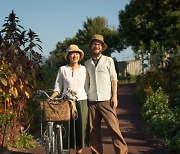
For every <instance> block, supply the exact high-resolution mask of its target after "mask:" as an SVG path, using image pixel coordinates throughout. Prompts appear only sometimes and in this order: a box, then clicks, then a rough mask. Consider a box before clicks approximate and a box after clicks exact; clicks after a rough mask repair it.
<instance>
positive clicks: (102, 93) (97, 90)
mask: <svg viewBox="0 0 180 154" xmlns="http://www.w3.org/2000/svg"><path fill="white" fill-rule="evenodd" d="M85 66H86V70H87V72H88V76H89V82H90V85H89V90H88V99H89V101H105V100H109V99H110V98H111V96H112V85H111V82H112V81H114V80H116V81H117V73H116V70H115V66H114V61H113V59H112V58H111V57H107V56H103V55H102V57H101V58H100V59H99V62H98V64H97V66H95V64H94V62H93V60H92V58H90V59H88V60H87V61H86V62H85Z"/></svg>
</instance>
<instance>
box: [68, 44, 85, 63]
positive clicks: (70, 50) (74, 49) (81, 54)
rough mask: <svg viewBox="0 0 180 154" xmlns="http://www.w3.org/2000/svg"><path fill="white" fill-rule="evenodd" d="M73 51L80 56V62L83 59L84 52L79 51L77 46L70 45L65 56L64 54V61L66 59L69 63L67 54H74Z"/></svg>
mask: <svg viewBox="0 0 180 154" xmlns="http://www.w3.org/2000/svg"><path fill="white" fill-rule="evenodd" d="M75 51H76V52H78V53H79V54H80V59H79V61H81V60H82V59H83V57H84V52H83V51H82V50H81V49H79V47H78V46H77V45H75V44H71V45H70V46H69V48H68V50H67V52H66V54H65V59H66V60H67V61H69V60H68V54H69V53H72V52H75Z"/></svg>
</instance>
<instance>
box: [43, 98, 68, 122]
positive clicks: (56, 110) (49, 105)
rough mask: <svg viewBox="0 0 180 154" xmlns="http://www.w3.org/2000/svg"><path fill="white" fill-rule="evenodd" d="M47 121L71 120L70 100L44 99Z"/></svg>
mask: <svg viewBox="0 0 180 154" xmlns="http://www.w3.org/2000/svg"><path fill="white" fill-rule="evenodd" d="M40 104H41V106H42V105H43V110H44V117H45V121H70V117H71V113H70V112H71V111H70V110H71V109H70V106H69V101H62V102H59V101H43V102H41V103H40Z"/></svg>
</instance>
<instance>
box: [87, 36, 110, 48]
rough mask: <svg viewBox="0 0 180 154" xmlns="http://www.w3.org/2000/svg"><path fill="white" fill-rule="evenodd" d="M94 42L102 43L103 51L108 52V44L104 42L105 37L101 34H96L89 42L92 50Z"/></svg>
mask: <svg viewBox="0 0 180 154" xmlns="http://www.w3.org/2000/svg"><path fill="white" fill-rule="evenodd" d="M93 40H98V41H101V42H102V43H103V44H102V50H106V49H107V45H106V43H105V42H104V37H103V36H102V35H100V34H94V35H93V36H92V38H91V40H90V42H89V45H88V47H89V48H90V46H91V44H92V41H93Z"/></svg>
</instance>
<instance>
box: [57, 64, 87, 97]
mask: <svg viewBox="0 0 180 154" xmlns="http://www.w3.org/2000/svg"><path fill="white" fill-rule="evenodd" d="M86 79H87V73H86V68H85V66H82V65H80V68H79V69H76V70H72V68H71V67H69V66H68V65H67V66H61V67H60V68H59V70H58V73H57V77H56V81H55V85H54V91H57V92H59V93H60V92H61V91H62V90H63V92H65V91H66V90H67V89H68V88H70V89H72V90H74V91H76V92H77V97H78V100H85V99H87V93H86V90H85V87H86Z"/></svg>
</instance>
